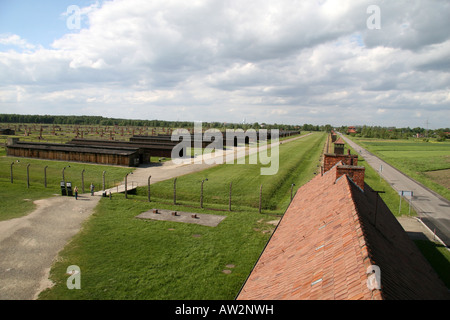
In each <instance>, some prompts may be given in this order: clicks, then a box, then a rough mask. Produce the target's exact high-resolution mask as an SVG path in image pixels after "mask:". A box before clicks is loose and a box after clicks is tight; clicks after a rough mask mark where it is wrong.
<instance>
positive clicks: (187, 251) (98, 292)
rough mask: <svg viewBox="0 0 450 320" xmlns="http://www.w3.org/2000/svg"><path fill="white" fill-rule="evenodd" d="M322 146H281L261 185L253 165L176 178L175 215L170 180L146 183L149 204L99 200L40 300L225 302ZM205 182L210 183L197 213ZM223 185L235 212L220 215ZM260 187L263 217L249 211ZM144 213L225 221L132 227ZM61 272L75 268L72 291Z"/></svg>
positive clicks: (142, 196)
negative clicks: (273, 171)
mask: <svg viewBox="0 0 450 320" xmlns="http://www.w3.org/2000/svg"><path fill="white" fill-rule="evenodd" d="M324 141H325V134H323V133H321V134H319V133H318V134H314V135H311V136H309V137H306V138H302V139H300V140H298V141H295V142H290V143H287V144H283V145H282V146H280V170H279V172H278V174H277V177H270V176H267V177H261V176H260V175H259V173H260V171H259V169H260V166H259V165H254V166H253V165H227V164H224V165H221V166H217V167H214V168H211V169H209V170H206V171H203V172H201V173H195V174H191V175H186V176H182V177H179V178H178V180H179V184H178V182H177V195H178V197H179V200H178V201H177V203H179V204H178V205H177V206H174V205H172V204H170V203H171V199H172V195H173V194H172V190H173V189H172V188H173V181H166V182H159V183H156V184H153V185H152V202H151V203H148V202H147V194H146V188H139V190H138V192H137V194H136V195H132V196H130V197H129V199H128V200H126V199H124V198H123V197H113V198H112V200H109V199H106V198H102V200H101V201H100V204H99V206H98V207H97V208H96V212H95V213H94V215H93V216H92V217H91V218H90V219H89V220H88V221H87V222H86V223H85V224H84V228H83V230H82V231H81V232H80V233H79V234H78V235H77V236H75V238H74V239H73V240H72V241H71V242H70V243H69V244H68V245H67V246H66V247H65V249H64V250H63V251H62V252H61V254H60V257H59V259H58V262H57V263H55V265H54V266H53V268H52V270H51V279H52V280H53V281H54V282H55V283H56V284H55V286H54V287H53V288H52V289H50V290H46V291H44V292H43V293H42V294H41V295H40V299H136V300H140V299H149V300H152V299H158V300H159V299H161V300H171V299H180V300H183V299H189V300H192V299H194V300H195V299H212V300H215V299H224V300H229V299H234V298H235V296H236V294H237V293H238V292H239V289H240V288H241V286H242V285H243V283H244V281H245V279H246V278H247V276H248V274H249V273H250V271H251V269H252V267H253V265H254V263H255V262H256V260H257V258H258V257H259V255H260V253H261V252H262V250H263V248H264V246H265V244H266V243H267V241H268V239H269V237H270V235H271V233H272V231H273V230H274V228H275V227H274V225H272V224H270V223H268V222H271V221H273V220H276V219H279V218H280V216H281V214H282V213H284V210H285V209H286V207H287V205H288V203H289V200H290V186H291V184H292V183H296V188H298V187H299V186H300V185H301V184H302V183H305V182H307V181H308V180H309V179H311V178H312V177H313V176H314V171H315V170H317V165H318V164H319V159H320V153H321V151H322V149H323V144H324ZM204 177H207V178H208V179H209V180H208V181H207V182H205V189H204V192H205V200H204V203H205V205H204V209H200V208H199V202H198V200H199V198H198V197H199V193H198V191H199V190H198V189H199V187H200V183H199V181H200V180H201V179H202V178H204ZM230 181H233V193H234V194H235V198H236V199H235V201H236V204H235V205H233V211H231V212H228V211H226V210H227V208H228V206H227V203H228V200H227V199H228V198H227V197H228V190H229V189H228V187H229V185H228V183H229V182H230ZM261 183H263V184H264V185H266V188H265V189H267V190H266V191H265V192H266V194H265V197H266V199H267V200H266V203H265V210H264V211H263V213H262V214H260V213H259V212H258V206H257V205H256V206H255V201H257V200H255V199H258V197H259V186H260V184H261ZM271 183H273V184H274V185H275V186H274V187H272V188H270V187H269V184H271ZM190 184H192V185H190ZM206 184H208V185H206ZM193 186H194V187H193ZM241 192H244V193H245V194H244V195H243V196H242V199H239V197H238V195H239V194H240V193H241ZM269 199H272V200H269ZM238 202H241V203H240V204H239V205H238V204H237V203H238ZM151 208H159V209H170V210H174V208H175V209H176V210H178V211H187V212H195V213H207V214H219V215H225V216H226V218H225V220H223V221H222V222H221V223H220V224H219V225H218V226H217V227H206V226H200V225H194V224H185V223H177V222H169V221H144V220H139V219H136V218H135V216H137V215H138V214H140V213H142V212H144V211H147V210H150V209H151ZM218 209H219V210H218ZM220 209H222V210H220ZM70 265H78V266H79V267H80V269H81V290H68V289H67V287H66V281H67V277H68V275H67V274H66V270H67V267H68V266H70ZM223 270H229V271H231V273H224V272H223Z"/></svg>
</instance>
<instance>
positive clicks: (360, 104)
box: [0, 0, 450, 126]
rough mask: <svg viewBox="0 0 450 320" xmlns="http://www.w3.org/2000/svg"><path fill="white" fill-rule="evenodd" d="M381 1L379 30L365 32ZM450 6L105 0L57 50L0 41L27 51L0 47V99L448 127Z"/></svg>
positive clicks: (45, 105) (112, 112)
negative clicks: (426, 120)
mask: <svg viewBox="0 0 450 320" xmlns="http://www.w3.org/2000/svg"><path fill="white" fill-rule="evenodd" d="M377 2H378V3H377ZM370 4H378V5H379V6H380V7H381V14H382V25H381V29H380V30H368V29H367V27H366V19H367V18H368V15H367V13H366V8H367V6H368V5H370ZM448 10H449V7H448V6H447V5H446V4H445V2H444V1H438V0H434V1H430V2H419V1H416V2H414V3H413V5H411V2H410V1H400V0H399V1H395V2H391V1H390V2H384V1H375V2H374V1H358V2H357V4H355V1H350V0H346V1H341V0H340V1H336V0H334V1H333V0H327V1H325V0H322V1H287V0H286V1H270V2H269V1H264V2H261V1H256V0H255V1H237V0H231V1H227V2H221V1H206V0H205V1H195V2H192V1H191V2H186V1H177V0H170V1H167V0H164V1H163V0H154V1H143V0H127V1H124V0H118V1H107V2H104V3H103V4H102V5H100V4H98V3H96V4H94V5H91V6H89V7H86V8H81V12H82V14H83V17H84V19H85V22H84V25H83V28H82V29H81V30H79V31H78V32H70V33H67V34H66V35H65V36H64V37H62V38H60V39H58V40H56V41H54V42H53V44H52V46H51V48H47V49H44V48H41V47H39V48H36V47H33V46H31V45H28V44H27V42H26V41H25V40H23V39H21V38H20V36H18V35H17V36H16V35H15V36H11V35H9V36H2V37H0V44H5V45H6V44H8V45H14V46H16V47H17V48H20V49H26V51H24V52H21V51H16V50H9V51H3V52H2V51H0V92H2V93H7V94H5V96H3V97H2V100H0V101H6V100H7V101H9V102H8V105H7V106H8V107H10V106H14V102H13V101H15V100H14V97H16V98H17V93H15V91H14V90H15V88H16V87H20V88H23V89H24V90H26V94H23V93H22V94H21V95H20V100H21V101H20V108H21V110H29V111H28V113H35V112H39V113H48V111H49V110H51V111H52V112H56V113H66V114H67V113H70V114H72V113H74V110H75V111H79V112H82V111H83V112H92V113H93V114H101V115H109V116H112V117H132V118H160V119H168V120H177V119H179V120H184V119H186V120H195V119H198V118H202V119H203V120H205V121H226V122H232V121H242V119H243V118H252V119H253V120H252V121H253V122H256V121H258V122H267V123H273V122H277V123H299V124H302V123H305V122H314V123H316V124H324V123H332V124H337V125H340V124H348V122H352V121H358V123H359V122H360V121H363V120H365V121H367V122H372V123H377V121H380V122H383V121H388V122H389V121H391V122H395V121H396V120H395V119H389V118H386V115H387V114H389V115H391V116H392V115H396V116H398V117H399V118H402V119H404V121H403V122H402V123H405V125H410V126H416V125H419V124H417V120H416V119H415V118H414V116H412V114H414V112H415V111H416V110H417V109H420V110H421V112H422V114H424V115H425V114H427V113H433V114H434V115H436V116H435V117H436V118H437V119H436V121H433V122H434V123H435V124H436V126H439V125H441V126H445V125H446V123H448V121H449V118H448V112H446V110H448V107H449V96H448V91H449V88H450V64H449V62H448V61H449V60H448V56H449V54H450V36H449V35H448V32H445V31H444V30H448V29H449V28H450V22H448V21H447V20H448V19H447V20H446V19H444V17H445V14H446V13H448ZM447 16H448V15H447ZM433 26H437V27H439V28H440V29H439V30H435V33H434V32H432V29H433ZM68 32H69V31H68ZM2 41H3V42H2ZM0 50H1V47H0ZM4 97H6V98H4ZM16 100H17V99H16ZM16 103H17V101H16ZM27 104H28V105H29V106H30V108H29V109H25V108H26V105H27ZM0 108H1V109H2V110H1V111H2V112H5V111H8V109H6V108H5V110H3V106H0ZM130 108H134V113H133V114H130V113H129V112H127V111H126V110H127V109H130ZM68 109H69V110H70V112H69V111H67V110H68ZM90 110H91V111H90ZM381 110H382V111H381ZM406 110H407V111H406ZM427 110H429V111H427ZM334 111H335V112H334ZM384 111H385V112H384ZM335 114H338V115H339V116H335ZM377 119H378V120H377ZM407 121H412V122H414V123H411V124H409V123H407ZM438 123H439V124H438ZM377 124H380V125H383V123H377ZM389 125H395V124H392V123H389Z"/></svg>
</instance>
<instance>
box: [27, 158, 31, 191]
mask: <svg viewBox="0 0 450 320" xmlns="http://www.w3.org/2000/svg"><path fill="white" fill-rule="evenodd" d="M30 165H31V164H30V163H29V164H27V188H28V189H29V188H30Z"/></svg>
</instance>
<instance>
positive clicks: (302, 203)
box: [237, 163, 448, 300]
mask: <svg viewBox="0 0 450 320" xmlns="http://www.w3.org/2000/svg"><path fill="white" fill-rule="evenodd" d="M338 165H341V163H338V164H337V165H336V166H334V167H333V168H332V169H330V170H329V171H328V172H325V173H324V174H323V175H319V176H316V177H315V178H314V179H312V180H311V181H310V182H309V183H307V184H306V185H304V186H303V187H302V188H300V189H299V190H298V191H297V194H296V195H295V197H294V199H293V201H292V203H291V205H290V206H289V208H288V209H287V211H286V212H285V214H284V216H283V218H282V220H281V221H280V223H279V225H278V227H277V229H276V230H275V232H274V233H273V235H272V237H271V239H270V240H269V242H268V244H267V246H266V248H265V250H264V251H263V253H262V254H261V256H260V258H259V260H258V262H257V263H256V265H255V267H254V269H253V270H252V272H251V274H250V275H249V277H248V279H247V281H246V283H245V284H244V286H243V287H242V289H241V291H240V293H239V295H238V297H237V299H240V300H265V299H268V300H282V299H287V300H350V299H358V300H368V299H375V300H380V299H427V298H431V299H433V298H434V299H436V297H438V299H439V298H443V297H444V298H448V290H447V288H445V286H444V285H443V284H442V282H440V279H438V278H437V275H436V274H435V273H434V271H433V270H432V269H431V267H430V266H429V264H428V263H427V261H426V260H425V259H424V258H423V256H422V255H421V253H420V252H419V251H418V249H417V247H416V246H415V245H414V243H413V242H412V241H411V240H410V239H409V238H408V236H407V235H406V233H405V232H404V230H403V229H402V227H401V226H400V224H398V222H397V220H396V219H395V217H394V216H393V215H392V213H391V212H390V211H389V209H387V207H386V206H385V205H384V203H383V202H382V201H381V199H379V202H378V204H377V207H378V210H377V218H376V221H375V222H376V227H375V226H374V225H373V222H374V207H375V200H376V194H375V193H374V192H371V189H370V187H368V186H367V185H366V188H367V189H366V188H365V190H366V191H362V190H361V189H360V188H358V187H356V185H355V184H354V183H353V181H352V180H351V179H350V178H349V177H348V176H347V175H343V176H341V177H340V178H338V179H336V170H337V166H338ZM386 209H387V210H386ZM370 265H378V266H379V267H380V271H381V285H382V287H381V290H376V289H375V290H370V289H369V288H368V286H367V280H368V274H367V273H366V272H367V268H368V267H369V266H370ZM422 282H424V283H422ZM424 286H425V287H428V288H424Z"/></svg>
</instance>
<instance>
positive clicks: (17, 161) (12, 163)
mask: <svg viewBox="0 0 450 320" xmlns="http://www.w3.org/2000/svg"><path fill="white" fill-rule="evenodd" d="M19 162H20V161H19V160H16V163H19ZM13 165H14V161H13V162H11V183H14V179H13Z"/></svg>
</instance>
